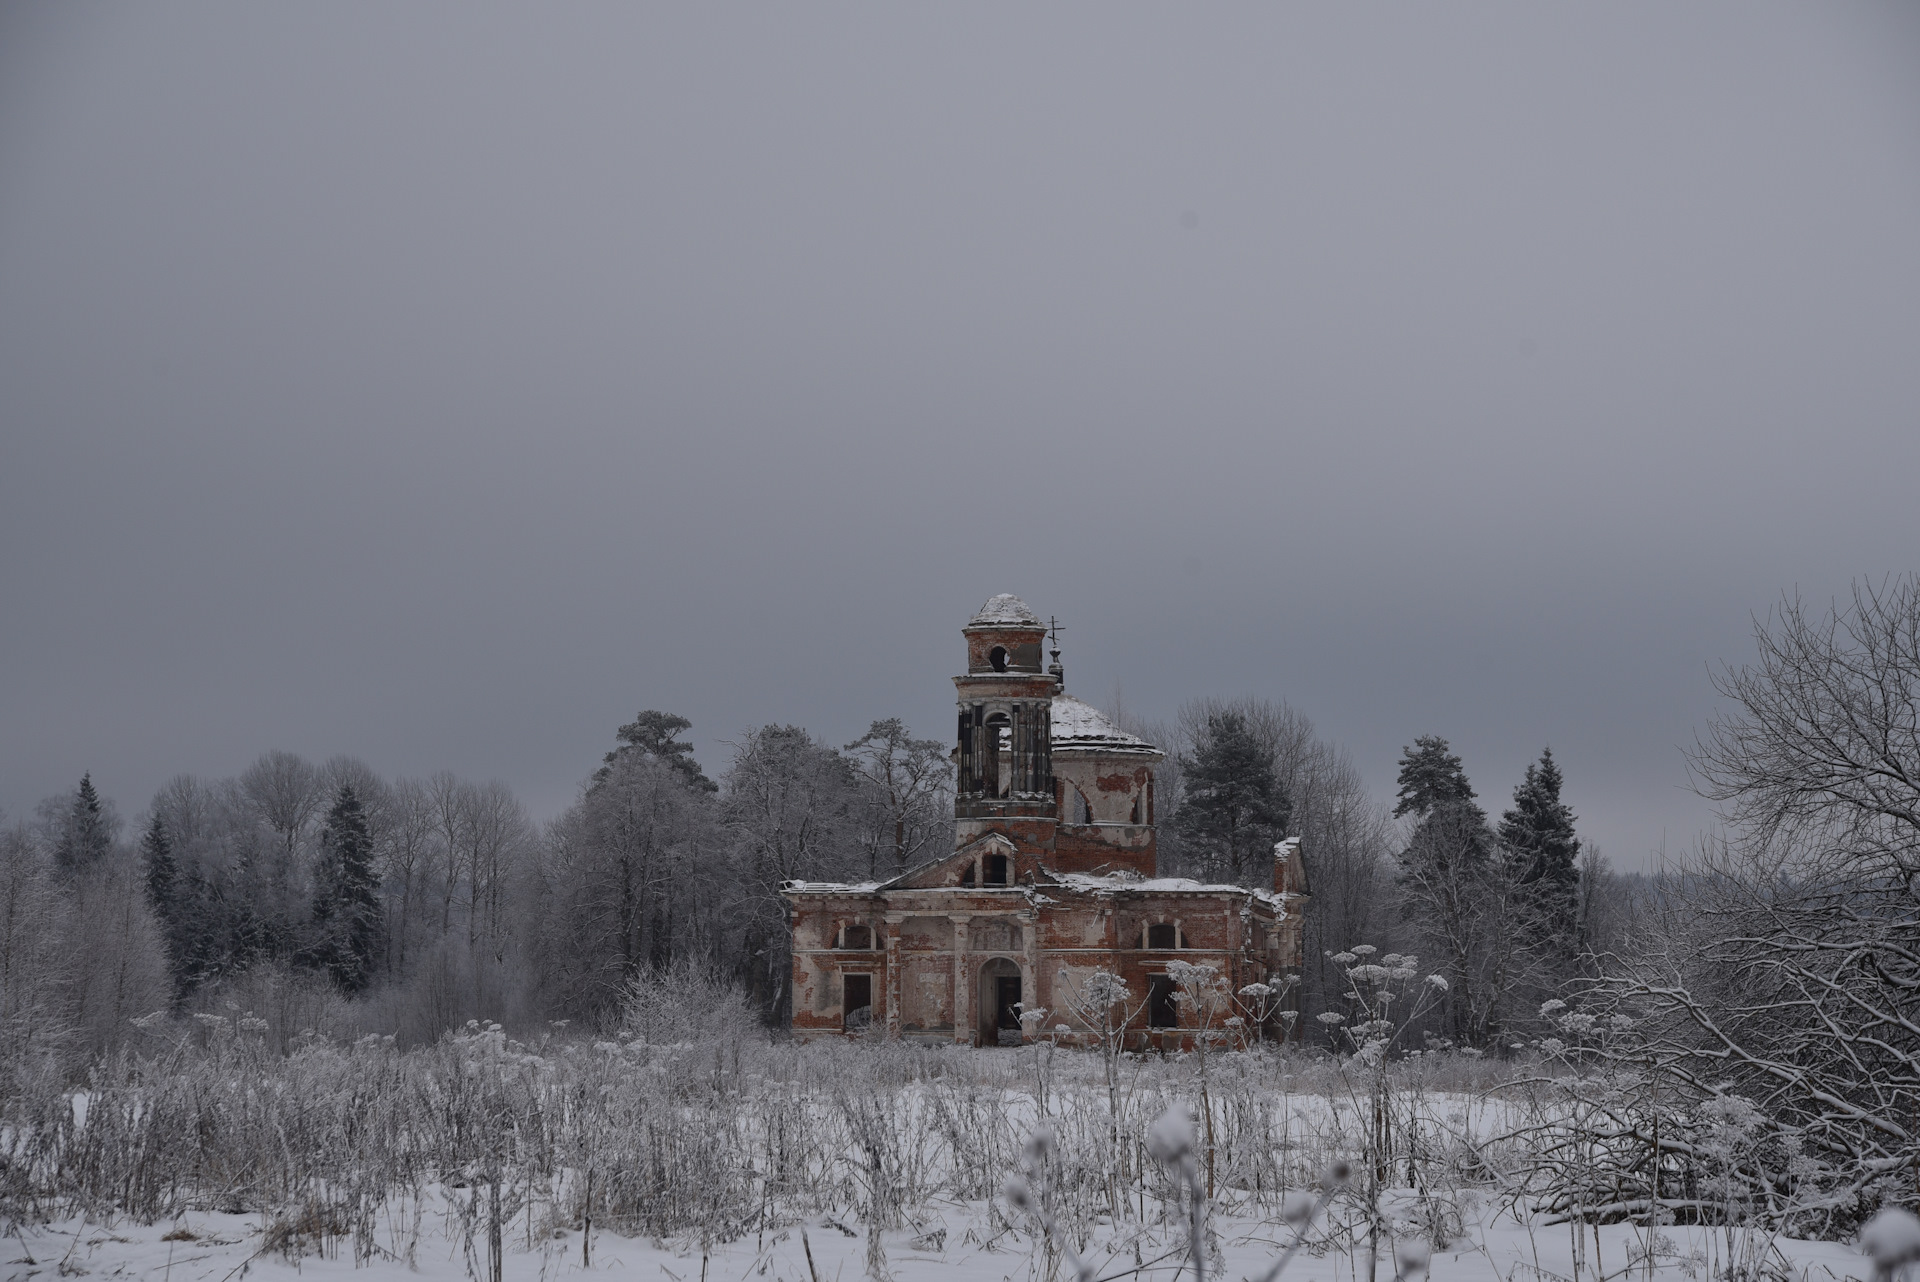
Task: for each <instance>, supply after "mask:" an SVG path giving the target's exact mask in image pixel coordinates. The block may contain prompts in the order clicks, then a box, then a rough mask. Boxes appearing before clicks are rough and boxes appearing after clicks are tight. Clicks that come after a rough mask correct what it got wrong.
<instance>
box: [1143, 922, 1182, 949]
mask: <svg viewBox="0 0 1920 1282" xmlns="http://www.w3.org/2000/svg"><path fill="white" fill-rule="evenodd" d="M1147 947H1148V948H1178V947H1180V931H1179V929H1178V928H1177V927H1176V926H1175V925H1174V924H1173V923H1172V922H1170V921H1163V922H1156V923H1154V924H1153V925H1151V926H1149V927H1147Z"/></svg>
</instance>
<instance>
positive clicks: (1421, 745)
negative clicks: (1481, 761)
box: [1393, 734, 1473, 819]
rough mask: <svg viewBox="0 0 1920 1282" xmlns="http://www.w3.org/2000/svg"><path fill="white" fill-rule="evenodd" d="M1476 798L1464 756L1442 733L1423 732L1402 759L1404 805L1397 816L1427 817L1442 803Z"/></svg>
mask: <svg viewBox="0 0 1920 1282" xmlns="http://www.w3.org/2000/svg"><path fill="white" fill-rule="evenodd" d="M1472 800H1473V785H1472V784H1470V783H1468V782H1467V772H1466V769H1465V768H1464V767H1463V766H1462V765H1461V764H1460V758H1459V757H1457V756H1456V755H1454V753H1453V751H1452V750H1451V749H1450V748H1449V747H1448V746H1447V741H1446V740H1445V739H1442V738H1441V737H1440V736H1438V735H1431V734H1423V735H1421V736H1420V737H1419V738H1417V739H1415V740H1414V741H1413V747H1411V748H1408V749H1406V750H1405V755H1403V756H1402V757H1401V758H1400V804H1399V805H1397V806H1395V807H1394V808H1393V813H1394V814H1395V815H1413V816H1414V817H1415V818H1417V819H1424V818H1426V817H1427V816H1428V815H1430V814H1432V813H1433V812H1434V811H1435V810H1436V809H1439V808H1440V807H1442V806H1447V805H1452V804H1456V803H1459V802H1463V801H1472Z"/></svg>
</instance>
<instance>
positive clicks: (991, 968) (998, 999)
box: [979, 957, 1021, 1046]
mask: <svg viewBox="0 0 1920 1282" xmlns="http://www.w3.org/2000/svg"><path fill="white" fill-rule="evenodd" d="M1020 1002H1021V991H1020V967H1019V965H1018V964H1017V963H1015V962H1013V961H1010V960H1008V959H1007V958H1005V957H995V958H993V959H992V960H991V961H988V962H987V963H986V964H985V965H983V966H981V967H980V1007H979V1010H980V1045H982V1046H1018V1045H1019V1044H1020Z"/></svg>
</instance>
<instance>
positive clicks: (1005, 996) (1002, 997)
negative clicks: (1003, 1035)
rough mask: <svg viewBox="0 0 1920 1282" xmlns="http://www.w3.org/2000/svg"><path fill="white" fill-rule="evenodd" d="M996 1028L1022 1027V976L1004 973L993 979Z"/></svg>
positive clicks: (994, 1023) (994, 1021)
mask: <svg viewBox="0 0 1920 1282" xmlns="http://www.w3.org/2000/svg"><path fill="white" fill-rule="evenodd" d="M993 997H994V1002H993V1005H994V1017H993V1026H994V1027H995V1028H1012V1029H1018V1028H1019V1027H1020V976H1018V975H1002V976H1000V977H999V978H998V979H996V980H994V981H993Z"/></svg>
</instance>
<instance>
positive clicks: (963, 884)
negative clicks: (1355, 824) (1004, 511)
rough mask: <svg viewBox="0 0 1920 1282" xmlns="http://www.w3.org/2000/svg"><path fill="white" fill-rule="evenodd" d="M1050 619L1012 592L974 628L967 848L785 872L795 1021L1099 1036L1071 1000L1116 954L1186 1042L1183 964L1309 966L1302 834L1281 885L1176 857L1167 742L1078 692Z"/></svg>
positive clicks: (961, 686)
mask: <svg viewBox="0 0 1920 1282" xmlns="http://www.w3.org/2000/svg"><path fill="white" fill-rule="evenodd" d="M1046 632H1047V629H1046V626H1045V625H1044V624H1042V623H1041V622H1040V620H1039V619H1038V618H1037V617H1035V616H1034V614H1033V613H1032V611H1030V610H1028V609H1027V607H1026V606H1025V604H1023V603H1022V602H1021V601H1020V600H1019V599H1018V598H1015V597H1011V596H998V597H994V598H993V599H992V600H990V601H988V602H987V603H986V605H984V606H982V607H981V609H980V611H979V613H977V614H975V615H974V617H973V618H972V619H971V620H970V621H969V622H968V624H967V626H966V628H965V629H964V635H965V637H966V642H967V671H966V672H965V673H964V674H963V675H961V676H958V677H955V678H954V684H955V687H956V690H957V694H958V702H959V720H958V736H957V744H956V748H955V752H954V759H955V761H956V763H957V764H958V767H959V771H958V780H957V787H956V795H955V801H954V817H955V847H954V849H953V850H952V851H951V852H949V853H947V854H945V855H943V856H942V857H940V858H938V859H936V860H933V861H931V862H929V863H926V864H923V865H921V866H920V867H917V868H913V869H909V870H908V871H907V872H905V873H903V874H902V875H900V876H899V877H896V878H894V879H892V880H891V881H886V882H878V883H858V884H847V883H828V882H789V883H787V884H786V886H785V887H784V888H783V894H784V895H785V897H786V899H787V901H788V905H789V920H790V923H791V928H792V942H793V1031H794V1033H795V1035H796V1036H799V1037H802V1038H807V1037H817V1036H827V1035H833V1036H843V1035H848V1034H861V1033H878V1034H883V1035H885V1036H887V1037H892V1038H907V1039H913V1040H922V1041H940V1042H948V1041H951V1042H957V1043H961V1044H968V1045H995V1044H1007V1043H1012V1042H1017V1041H1019V1040H1021V1039H1022V1037H1023V1036H1034V1035H1044V1036H1064V1038H1065V1040H1068V1041H1080V1040H1085V1039H1087V1037H1088V1036H1089V1029H1088V1028H1086V1027H1085V1026H1083V1025H1081V1024H1080V1022H1079V1021H1078V1020H1077V1019H1076V1018H1075V1017H1074V1016H1073V1014H1072V1013H1071V1012H1072V1008H1073V1006H1074V1004H1075V998H1076V996H1077V994H1078V993H1080V992H1084V991H1085V989H1084V986H1085V983H1086V981H1087V979H1088V978H1089V977H1090V976H1092V975H1093V974H1094V973H1096V972H1098V971H1103V970H1104V971H1107V972H1109V973H1112V974H1116V975H1119V976H1120V977H1122V978H1123V979H1125V980H1126V982H1127V986H1128V989H1129V992H1130V994H1131V997H1130V1000H1129V1003H1128V1010H1129V1011H1130V1012H1131V1014H1132V1019H1131V1021H1130V1023H1129V1025H1128V1029H1127V1040H1128V1042H1129V1044H1130V1045H1132V1046H1134V1047H1135V1048H1145V1047H1148V1046H1153V1045H1160V1046H1173V1045H1180V1044H1184V1043H1186V1042H1188V1041H1190V1039H1191V1035H1192V1031H1193V1030H1192V1028H1191V1027H1185V1028H1183V1027H1182V1022H1183V1021H1184V1022H1186V1023H1188V1024H1191V1018H1190V1017H1188V1016H1185V1015H1183V1014H1182V1013H1181V1012H1180V1011H1178V1010H1177V1009H1176V1008H1175V1007H1174V1005H1173V1003H1171V1002H1170V1001H1168V1000H1167V999H1166V997H1167V991H1168V982H1169V981H1168V978H1167V971H1168V966H1169V964H1170V963H1172V962H1176V961H1184V962H1192V963H1197V964H1204V965H1210V966H1213V967H1215V968H1216V969H1217V970H1218V971H1219V972H1220V974H1221V975H1222V976H1223V977H1224V978H1225V980H1226V982H1227V985H1228V989H1229V991H1230V992H1236V993H1237V992H1238V991H1239V990H1240V989H1241V988H1242V987H1243V986H1245V985H1247V984H1251V983H1255V982H1269V983H1270V982H1273V981H1274V980H1275V979H1276V977H1279V976H1285V975H1289V974H1294V973H1297V971H1298V968H1299V965H1300V947H1301V932H1300V921H1301V912H1302V910H1303V909H1304V908H1305V906H1306V901H1307V895H1306V891H1307V887H1306V879H1305V874H1304V870H1303V868H1302V865H1301V861H1300V855H1299V849H1298V843H1297V842H1294V841H1287V842H1282V843H1281V844H1280V846H1279V847H1278V848H1277V849H1276V852H1275V860H1274V869H1273V884H1272V887H1271V888H1270V889H1269V888H1261V889H1249V888H1246V887H1240V886H1225V885H1207V884H1203V883H1200V882H1195V881H1190V880H1187V879H1185V878H1163V877H1160V876H1158V867H1157V852H1156V848H1155V839H1154V822H1155V815H1154V801H1155V799H1154V795H1153V765H1154V763H1155V762H1157V761H1159V760H1160V759H1161V758H1162V755H1163V754H1162V753H1161V751H1160V750H1159V749H1158V748H1156V747H1154V746H1153V745H1152V744H1149V743H1147V742H1146V741H1144V740H1142V739H1140V738H1138V737H1136V736H1134V735H1130V734H1128V733H1126V732H1125V731H1123V730H1121V729H1119V728H1118V727H1117V726H1115V725H1113V724H1112V722H1110V721H1109V720H1108V719H1107V718H1106V717H1104V716H1102V715H1101V714H1100V713H1099V712H1098V711H1096V710H1095V709H1094V708H1092V707H1090V706H1089V705H1087V704H1085V703H1082V702H1081V701H1080V700H1078V699H1075V698H1073V697H1072V696H1070V695H1068V694H1066V693H1065V689H1064V687H1065V675H1064V672H1063V671H1062V669H1061V666H1060V663H1059V651H1058V650H1055V651H1053V660H1054V662H1053V663H1052V665H1051V666H1050V667H1049V668H1048V669H1046V670H1045V671H1042V669H1041V666H1040V660H1041V647H1042V643H1043V641H1044V639H1045V637H1046ZM1034 1008H1043V1009H1045V1010H1046V1011H1047V1015H1046V1017H1045V1019H1044V1020H1043V1021H1041V1024H1040V1025H1039V1026H1038V1028H1037V1029H1036V1028H1028V1029H1026V1030H1025V1032H1024V1033H1023V1031H1022V1029H1021V1026H1020V1022H1019V1018H1018V1012H1019V1010H1022V1009H1026V1010H1031V1009H1034ZM1239 1013H1241V1014H1242V1015H1244V1014H1245V1012H1244V1011H1241V1012H1239ZM1061 1025H1065V1026H1066V1030H1067V1031H1066V1032H1065V1034H1064V1035H1062V1034H1060V1033H1058V1032H1056V1031H1055V1030H1056V1029H1057V1028H1058V1027H1059V1026H1061ZM1267 1035H1272V1034H1271V1032H1269V1033H1268V1034H1267Z"/></svg>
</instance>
